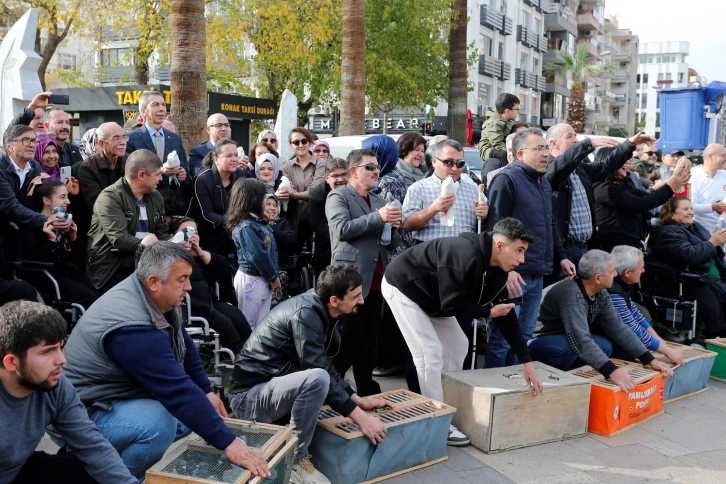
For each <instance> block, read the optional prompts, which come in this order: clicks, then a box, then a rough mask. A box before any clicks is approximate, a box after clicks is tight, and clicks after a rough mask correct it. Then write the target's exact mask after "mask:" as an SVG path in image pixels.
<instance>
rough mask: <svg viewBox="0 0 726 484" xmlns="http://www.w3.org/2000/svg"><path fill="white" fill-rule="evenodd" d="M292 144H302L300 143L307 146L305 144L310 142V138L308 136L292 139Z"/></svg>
mask: <svg viewBox="0 0 726 484" xmlns="http://www.w3.org/2000/svg"><path fill="white" fill-rule="evenodd" d="M290 144H291V145H293V146H300V145H303V146H305V145H307V144H308V139H307V138H303V139H296V140H294V141H290Z"/></svg>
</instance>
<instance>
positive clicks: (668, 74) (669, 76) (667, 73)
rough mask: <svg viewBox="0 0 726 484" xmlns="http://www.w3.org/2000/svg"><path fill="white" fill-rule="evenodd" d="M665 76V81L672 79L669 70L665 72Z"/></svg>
mask: <svg viewBox="0 0 726 484" xmlns="http://www.w3.org/2000/svg"><path fill="white" fill-rule="evenodd" d="M665 78H666V81H670V80H672V77H671V73H670V72H666V75H665Z"/></svg>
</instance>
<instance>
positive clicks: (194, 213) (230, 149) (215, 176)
mask: <svg viewBox="0 0 726 484" xmlns="http://www.w3.org/2000/svg"><path fill="white" fill-rule="evenodd" d="M202 166H203V169H202V171H200V172H199V174H198V175H197V177H196V178H195V179H194V197H193V198H192V201H191V203H190V204H189V209H188V210H187V217H191V218H193V219H194V220H195V221H196V222H197V224H198V225H199V236H200V237H201V238H203V239H204V243H205V244H206V247H207V250H209V251H211V252H214V253H215V254H219V255H221V256H223V257H227V256H228V255H229V254H234V253H235V248H234V244H233V243H232V239H231V237H230V236H229V233H227V230H226V229H225V228H224V221H225V216H226V213H227V206H228V204H229V192H230V190H232V185H234V183H235V182H236V181H237V180H239V179H242V178H245V173H244V170H243V169H242V168H239V166H240V159H239V155H238V154H237V143H235V142H234V141H232V140H231V139H222V140H219V141H217V143H216V144H215V145H214V148H212V151H210V152H209V153H208V154H207V156H205V157H204V160H203V161H202Z"/></svg>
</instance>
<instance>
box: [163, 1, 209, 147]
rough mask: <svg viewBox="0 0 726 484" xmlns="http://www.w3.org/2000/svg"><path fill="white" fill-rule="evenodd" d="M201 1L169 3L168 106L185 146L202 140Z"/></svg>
mask: <svg viewBox="0 0 726 484" xmlns="http://www.w3.org/2000/svg"><path fill="white" fill-rule="evenodd" d="M204 4H205V2H204V0H172V2H171V106H172V117H173V121H174V123H175V124H176V130H177V133H178V134H179V136H181V137H182V141H184V144H185V145H187V146H196V145H198V144H199V143H201V142H202V141H204V140H205V139H206V136H205V132H204V127H205V125H206V120H207V23H206V21H205V15H204Z"/></svg>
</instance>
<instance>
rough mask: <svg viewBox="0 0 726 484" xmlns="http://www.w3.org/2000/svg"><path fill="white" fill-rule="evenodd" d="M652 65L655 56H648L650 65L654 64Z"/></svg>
mask: <svg viewBox="0 0 726 484" xmlns="http://www.w3.org/2000/svg"><path fill="white" fill-rule="evenodd" d="M652 63H653V56H652V55H649V56H648V64H652Z"/></svg>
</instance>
